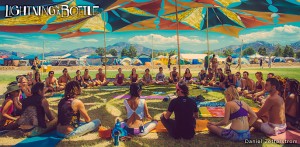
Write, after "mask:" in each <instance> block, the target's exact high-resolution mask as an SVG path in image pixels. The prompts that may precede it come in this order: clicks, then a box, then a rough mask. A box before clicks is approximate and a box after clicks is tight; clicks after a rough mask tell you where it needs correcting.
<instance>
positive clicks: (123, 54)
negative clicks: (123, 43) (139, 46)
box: [121, 48, 128, 57]
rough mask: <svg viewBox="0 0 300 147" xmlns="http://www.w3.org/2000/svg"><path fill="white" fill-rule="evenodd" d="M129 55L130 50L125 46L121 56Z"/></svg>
mask: <svg viewBox="0 0 300 147" xmlns="http://www.w3.org/2000/svg"><path fill="white" fill-rule="evenodd" d="M123 56H128V50H127V49H126V48H123V49H122V51H121V57H123Z"/></svg>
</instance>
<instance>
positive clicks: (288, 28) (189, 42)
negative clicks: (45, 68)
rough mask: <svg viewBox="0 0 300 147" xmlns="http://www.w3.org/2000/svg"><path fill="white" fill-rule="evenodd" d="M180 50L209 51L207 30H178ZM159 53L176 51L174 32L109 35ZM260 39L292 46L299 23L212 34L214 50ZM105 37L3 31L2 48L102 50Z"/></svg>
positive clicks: (109, 38) (110, 38)
mask: <svg viewBox="0 0 300 147" xmlns="http://www.w3.org/2000/svg"><path fill="white" fill-rule="evenodd" d="M179 35H180V47H181V48H182V49H184V50H192V51H195V50H198V51H199V53H201V52H204V51H205V50H207V44H206V32H205V31H179ZM152 36H153V48H154V49H158V50H164V49H169V48H176V47H177V46H176V32H175V31H150V30H149V31H130V32H113V33H107V34H106V38H107V39H106V42H107V45H112V44H115V43H118V42H128V43H132V44H142V45H144V46H145V47H149V48H151V47H152ZM242 39H243V40H244V43H249V42H254V41H257V40H260V41H267V42H270V43H274V44H277V43H280V44H282V45H285V44H290V43H293V42H296V41H299V40H300V23H291V24H285V25H274V26H268V27H259V28H254V29H247V30H243V31H241V32H240V37H239V38H235V37H230V36H226V35H223V34H220V33H214V32H209V42H210V48H211V49H218V48H222V47H225V46H228V45H240V44H241V43H242ZM103 40H104V39H103V34H98V35H92V36H86V37H76V38H69V39H60V37H59V36H58V35H48V34H41V33H31V34H14V33H5V32H0V49H1V50H8V51H20V52H24V53H31V54H39V53H42V52H43V41H45V52H49V51H59V50H70V51H72V50H73V49H77V48H82V47H103Z"/></svg>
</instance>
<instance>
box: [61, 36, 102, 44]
mask: <svg viewBox="0 0 300 147" xmlns="http://www.w3.org/2000/svg"><path fill="white" fill-rule="evenodd" d="M62 41H63V42H72V43H81V42H98V40H97V39H81V38H80V37H74V38H66V39H62Z"/></svg>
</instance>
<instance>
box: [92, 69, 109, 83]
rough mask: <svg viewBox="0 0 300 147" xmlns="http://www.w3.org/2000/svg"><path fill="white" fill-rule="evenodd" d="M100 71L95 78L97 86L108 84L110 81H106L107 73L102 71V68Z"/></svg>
mask: <svg viewBox="0 0 300 147" xmlns="http://www.w3.org/2000/svg"><path fill="white" fill-rule="evenodd" d="M98 71H99V73H97V74H96V80H95V83H96V86H98V85H99V86H107V85H108V83H109V81H106V75H105V74H104V73H103V72H102V68H99V69H98Z"/></svg>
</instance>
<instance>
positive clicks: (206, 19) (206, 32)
mask: <svg viewBox="0 0 300 147" xmlns="http://www.w3.org/2000/svg"><path fill="white" fill-rule="evenodd" d="M206 42H207V60H208V62H207V64H208V65H207V67H208V68H210V60H209V54H210V52H209V40H208V7H206ZM204 62H205V61H204Z"/></svg>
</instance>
